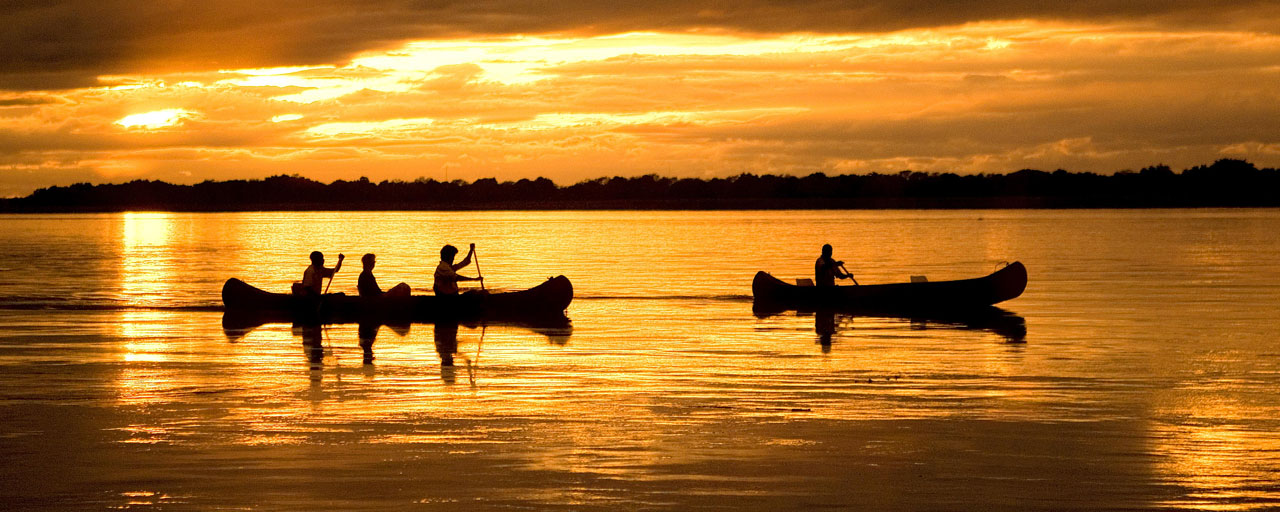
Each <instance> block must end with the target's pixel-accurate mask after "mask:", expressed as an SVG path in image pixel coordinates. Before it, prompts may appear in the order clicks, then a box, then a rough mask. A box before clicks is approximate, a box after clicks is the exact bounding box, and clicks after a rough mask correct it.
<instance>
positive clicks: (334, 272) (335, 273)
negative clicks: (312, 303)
mask: <svg viewBox="0 0 1280 512" xmlns="http://www.w3.org/2000/svg"><path fill="white" fill-rule="evenodd" d="M345 257H346V256H345V255H343V254H342V253H338V264H337V265H334V266H333V274H334V275H332V276H329V282H328V283H326V284H325V285H324V293H321V294H320V295H324V294H325V293H329V285H331V284H333V278H335V277H338V275H337V274H338V269H340V268H342V258H345ZM477 268H479V267H477Z"/></svg>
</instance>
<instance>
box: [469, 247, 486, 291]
mask: <svg viewBox="0 0 1280 512" xmlns="http://www.w3.org/2000/svg"><path fill="white" fill-rule="evenodd" d="M471 261H474V262H476V277H478V278H480V289H481V290H483V289H484V275H482V274H481V273H480V255H479V254H477V253H476V250H475V249H471Z"/></svg>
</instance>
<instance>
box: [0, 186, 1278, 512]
mask: <svg viewBox="0 0 1280 512" xmlns="http://www.w3.org/2000/svg"><path fill="white" fill-rule="evenodd" d="M469 242H475V243H476V244H477V246H478V252H479V263H480V270H481V271H482V273H483V274H484V276H485V280H486V283H487V284H489V285H490V286H492V287H506V288H515V289H519V288H527V287H530V286H533V285H535V284H537V283H539V282H541V281H542V280H544V279H546V278H547V277H549V276H554V275H558V274H564V275H567V276H569V278H570V279H571V280H572V281H573V283H574V286H575V298H574V302H573V304H572V305H571V306H570V308H569V310H568V315H569V317H570V318H571V319H572V327H571V328H569V329H545V328H532V327H527V326H519V325H464V326H461V327H460V328H459V332H458V335H457V341H458V342H457V346H456V347H454V346H451V345H448V344H438V343H437V342H436V341H437V340H436V336H435V334H436V332H435V331H436V329H435V328H434V327H433V326H431V325H412V326H409V327H407V328H404V327H401V328H396V329H392V328H390V327H383V328H382V329H381V330H380V331H379V332H378V333H377V338H376V341H375V342H374V343H373V345H372V346H371V347H369V350H368V351H367V352H366V350H364V349H362V348H361V346H360V343H359V335H358V333H357V328H356V326H354V325H335V326H331V327H329V328H327V329H324V330H323V331H321V332H320V336H321V339H322V341H323V344H322V345H321V346H320V347H318V348H304V346H303V344H302V342H301V339H302V335H303V333H301V332H298V331H296V330H294V329H293V328H292V326H290V325H287V324H270V325H264V326H260V327H258V328H255V329H253V330H250V331H248V332H241V331H235V332H226V331H224V330H223V328H222V326H221V312H220V311H218V308H219V307H220V306H221V299H220V296H219V291H220V288H221V286H222V283H223V281H224V280H226V279H227V278H228V277H239V278H241V279H244V280H246V281H248V282H249V283H252V284H255V285H258V286H260V287H263V288H266V289H271V290H277V291H283V290H286V289H287V287H288V283H289V282H291V281H294V280H298V279H300V278H301V275H302V270H303V269H304V268H305V267H306V265H307V253H308V252H310V251H311V250H313V249H318V250H322V251H324V252H325V253H326V254H327V255H328V256H329V261H330V264H332V261H333V259H334V257H335V256H336V254H337V253H338V252H343V253H345V254H346V255H347V256H348V261H347V264H346V265H344V268H343V270H342V271H341V272H340V273H339V274H338V277H337V279H336V280H335V281H334V283H333V291H347V292H351V293H354V289H355V281H356V279H355V278H356V275H357V274H358V270H359V263H358V258H359V256H360V255H361V254H363V253H364V252H376V253H378V276H379V281H380V282H381V283H382V284H383V286H384V287H388V286H390V285H391V284H394V283H396V282H399V281H405V282H407V283H409V284H410V285H411V286H413V287H414V288H415V289H426V288H429V286H430V273H431V270H432V269H433V267H434V264H435V262H436V260H437V251H438V249H439V247H440V245H442V244H444V243H453V244H455V245H458V246H462V247H465V244H466V243H469ZM823 243H831V244H833V245H834V246H835V248H836V257H837V258H838V259H842V260H845V261H846V262H847V265H848V267H849V268H850V269H852V270H854V271H855V272H856V273H857V275H858V280H859V282H861V283H864V284H868V283H881V282H893V281H905V280H906V279H907V277H908V276H909V275H913V274H914V275H920V274H924V275H927V276H928V277H929V278H930V279H931V280H942V279H953V278H966V277H975V276H978V275H984V274H987V273H989V272H991V271H993V270H995V269H996V268H998V267H999V266H1000V264H1001V262H1004V261H1013V260H1020V261H1022V262H1023V263H1024V264H1025V265H1026V266H1027V268H1028V271H1029V274H1030V284H1029V285H1028V287H1027V291H1026V293H1025V294H1024V295H1023V296H1022V297H1020V298H1018V299H1015V300H1013V301H1010V302H1007V303H1004V304H1002V307H1003V308H1004V309H1005V310H1007V311H1008V313H1009V315H1008V316H1006V317H1004V318H1002V319H999V320H998V321H995V322H989V323H970V324H953V323H946V322H938V321H930V320H920V319H915V320H912V319H898V318H877V317H852V316H838V317H836V318H835V322H836V324H837V325H836V332H835V334H834V335H833V336H831V339H830V342H829V343H828V342H822V341H820V337H819V335H818V334H817V333H816V332H815V325H816V324H815V322H816V321H817V320H818V319H816V318H815V317H814V316H812V315H803V314H796V313H788V314H784V315H778V316H770V317H765V318H757V317H756V316H753V315H752V312H751V297H750V293H751V290H750V283H751V277H752V275H753V274H754V273H755V271H757V270H768V271H771V272H773V273H774V274H775V275H779V276H784V277H802V276H807V275H808V274H810V273H811V272H812V268H813V260H814V259H815V258H816V257H817V255H818V254H817V253H818V248H819V246H820V245H821V244H823ZM475 272H476V270H475V268H474V267H472V268H468V269H466V270H464V271H463V273H464V274H467V275H474V274H475ZM1277 309H1280V210H1181V211H1177V210H1134V211H946V212H917V211H876V212H757V211H746V212H465V213H420V212H368V213H231V214H164V213H126V214H108V215H55V216H4V217H0V459H2V460H3V461H4V462H3V464H2V465H0V500H2V501H0V503H4V508H6V509H47V510H54V509H68V508H73V509H103V508H112V509H131V510H146V509H157V510H159V509H168V510H173V509H179V510H181V509H261V510H317V509H338V510H362V509H367V510H385V509H388V508H408V509H442V510H480V509H521V510H527V509H608V510H614V509H628V510H632V509H654V508H676V509H688V508H715V509H720V508H726V509H727V508H732V509H739V508H748V509H764V510H778V509H809V508H853V509H870V510H973V509H984V510H1026V509H1100V508H1101V509H1213V510H1248V509H1265V508H1274V507H1280V319H1278V318H1280V314H1278V313H1280V312H1278V311H1277ZM455 352H456V353H455ZM370 357H371V358H372V360H371V361H369V360H368V359H369V358H370ZM448 359H452V360H453V361H454V365H453V366H448V365H446V364H443V361H445V360H448Z"/></svg>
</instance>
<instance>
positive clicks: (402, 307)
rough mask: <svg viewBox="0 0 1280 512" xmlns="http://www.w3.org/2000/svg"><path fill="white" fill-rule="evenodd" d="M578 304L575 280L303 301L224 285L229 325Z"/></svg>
mask: <svg viewBox="0 0 1280 512" xmlns="http://www.w3.org/2000/svg"><path fill="white" fill-rule="evenodd" d="M572 301H573V285H572V284H571V283H569V278H567V277H565V276H556V277H553V278H550V279H547V280H546V281H545V282H543V283H542V284H539V285H537V286H534V287H533V288H529V289H527V290H521V291H514V292H491V293H485V292H479V291H477V292H467V293H463V294H460V295H452V296H437V295H412V296H407V297H378V298H368V297H359V296H356V295H345V294H340V293H332V294H326V295H323V296H321V297H302V296H297V295H293V294H289V293H272V292H268V291H266V290H262V289H260V288H257V287H254V286H252V285H250V284H248V283H245V282H244V281H241V280H239V279H236V278H231V279H228V280H227V282H226V283H225V284H223V285H222V304H223V306H224V311H225V317H224V320H223V322H224V323H228V319H230V320H231V322H230V323H231V324H237V325H239V324H242V325H252V324H254V323H258V324H261V323H270V322H292V323H307V324H315V323H361V322H382V323H389V322H441V321H457V322H468V321H481V320H522V319H543V318H564V310H565V308H567V307H569V303H570V302H572Z"/></svg>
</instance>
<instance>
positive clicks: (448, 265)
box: [431, 244, 484, 295]
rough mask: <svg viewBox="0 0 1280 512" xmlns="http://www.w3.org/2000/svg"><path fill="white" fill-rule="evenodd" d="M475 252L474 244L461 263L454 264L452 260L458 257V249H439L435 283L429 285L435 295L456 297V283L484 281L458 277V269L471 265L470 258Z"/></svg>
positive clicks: (475, 278) (449, 246)
mask: <svg viewBox="0 0 1280 512" xmlns="http://www.w3.org/2000/svg"><path fill="white" fill-rule="evenodd" d="M475 252H476V244H471V250H469V251H467V256H466V257H465V258H462V261H460V262H458V263H454V262H453V259H454V258H455V257H456V256H457V255H458V248H457V247H454V246H452V245H445V246H444V247H441V248H440V263H439V264H438V265H436V274H435V283H434V284H432V285H431V289H432V290H433V291H435V292H436V295H457V294H458V281H484V278H483V277H466V276H460V275H458V270H459V269H461V268H463V267H465V266H467V265H470V264H471V256H472V255H473V254H475Z"/></svg>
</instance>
